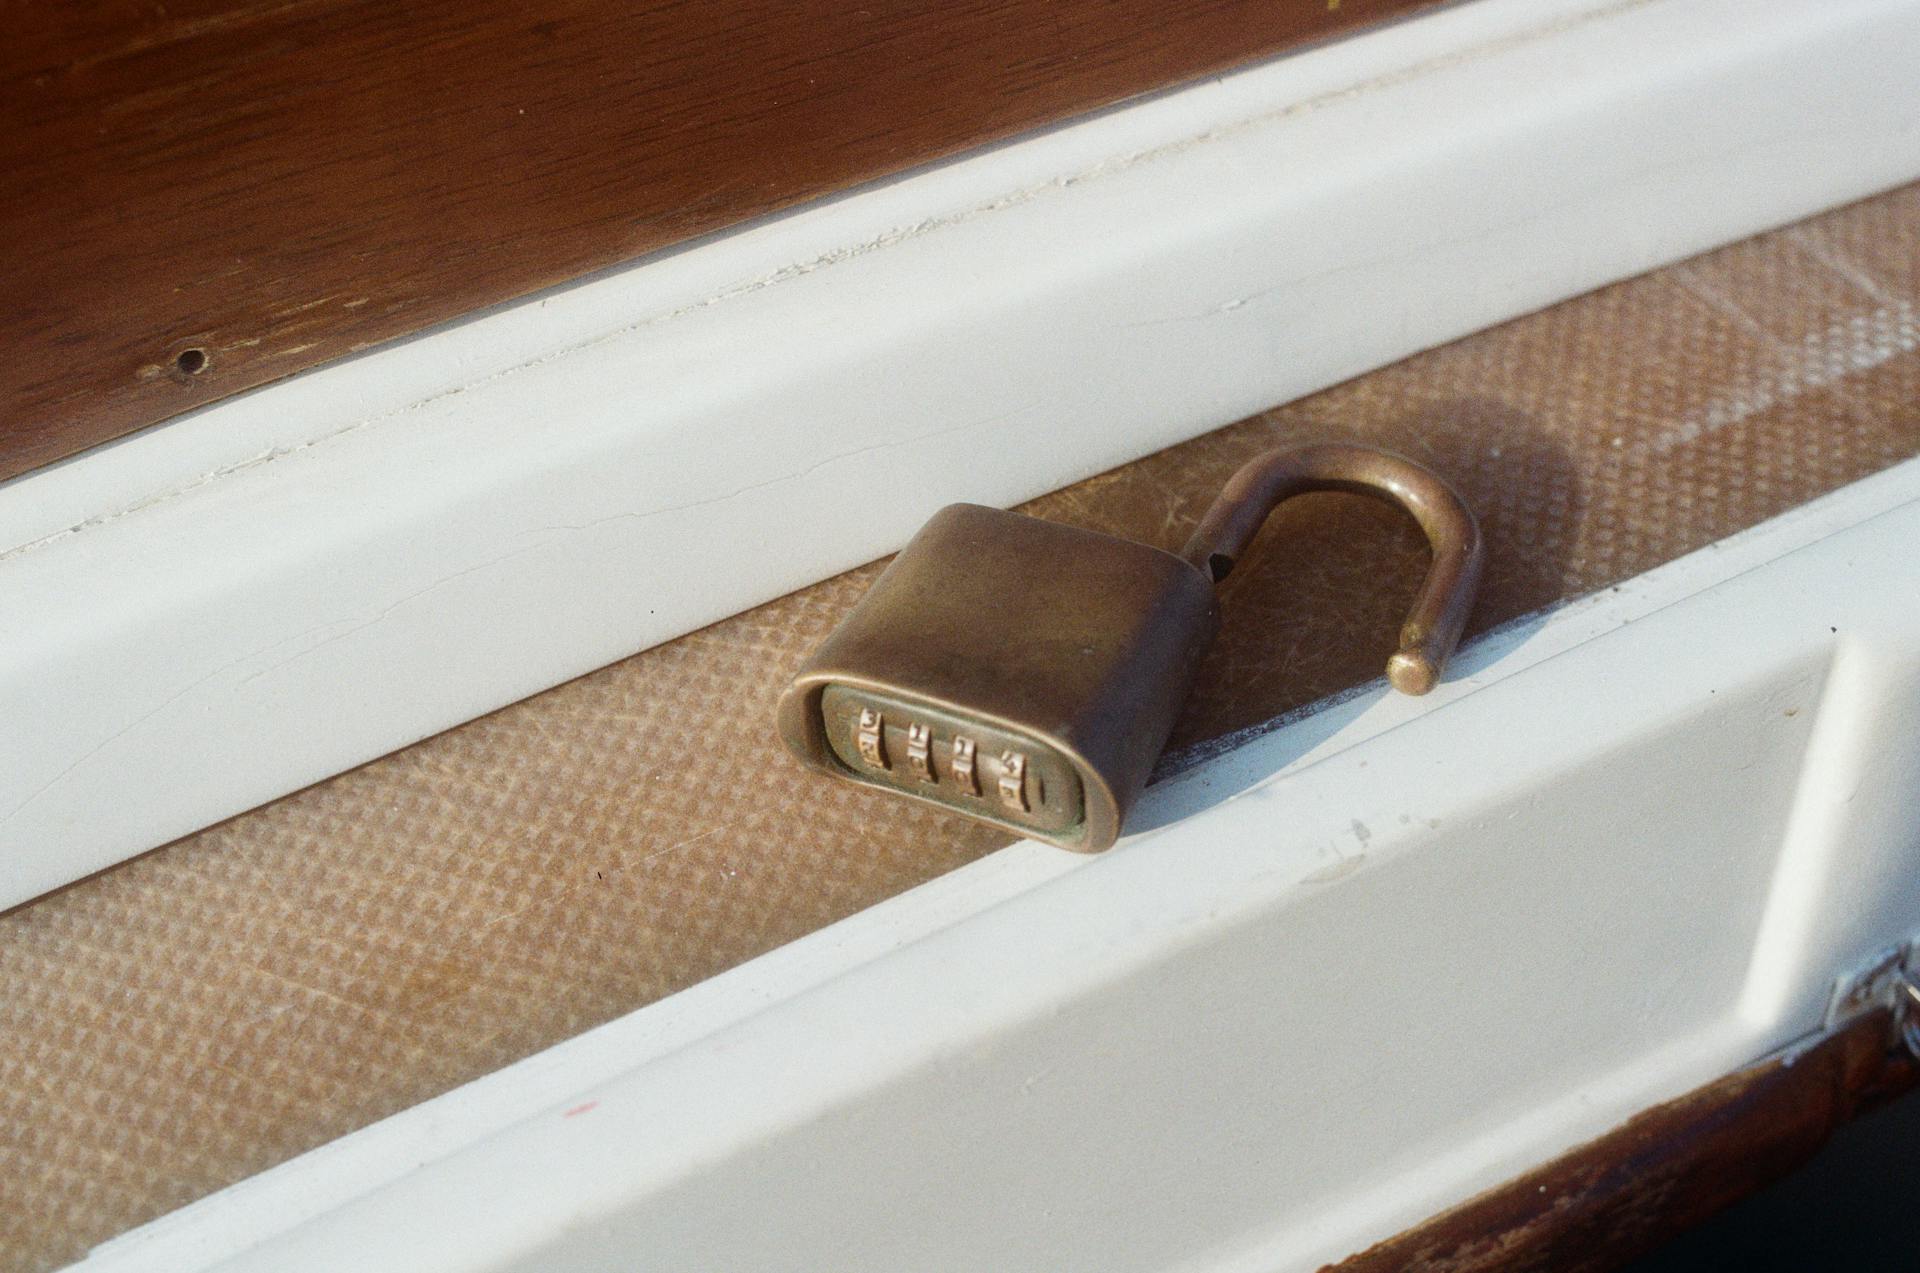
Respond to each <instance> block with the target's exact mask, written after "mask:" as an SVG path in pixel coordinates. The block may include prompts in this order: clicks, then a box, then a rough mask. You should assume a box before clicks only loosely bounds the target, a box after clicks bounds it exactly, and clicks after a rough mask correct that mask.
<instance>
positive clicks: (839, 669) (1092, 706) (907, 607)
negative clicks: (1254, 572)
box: [779, 445, 1481, 852]
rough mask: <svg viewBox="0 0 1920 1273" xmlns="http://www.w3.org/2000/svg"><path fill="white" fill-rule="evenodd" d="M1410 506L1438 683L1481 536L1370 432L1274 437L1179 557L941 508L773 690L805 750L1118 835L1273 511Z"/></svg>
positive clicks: (862, 774) (1030, 521)
mask: <svg viewBox="0 0 1920 1273" xmlns="http://www.w3.org/2000/svg"><path fill="white" fill-rule="evenodd" d="M1316 490H1339V491H1360V492H1365V493H1368V494H1374V495H1382V496H1385V497H1387V498H1390V499H1393V500H1395V501H1397V502H1398V503H1400V504H1402V505H1404V506H1405V507H1406V508H1407V510H1408V511H1410V512H1411V513H1412V514H1413V515H1414V517H1415V518H1416V519H1417V520H1418V521H1419V523H1420V526H1421V528H1422V529H1423V530H1424V531H1425V532H1426V534H1427V538H1428V540H1429V542H1430V543H1431V544H1432V547H1433V564H1432V565H1431V567H1429V569H1428V571H1427V577H1426V581H1425V582H1424V583H1423V584H1422V585H1421V589H1420V595H1419V597H1418V599H1417V600H1416V601H1415V603H1414V607H1413V610H1412V612H1411V613H1410V614H1409V615H1408V617H1407V621H1406V623H1405V625H1404V626H1403V627H1402V628H1401V630H1400V649H1399V650H1398V652H1396V653H1395V654H1394V655H1393V657H1392V658H1390V659H1389V660H1388V661H1387V675H1388V677H1389V678H1390V679H1391V680H1392V682H1393V684H1394V685H1395V686H1396V687H1397V688H1399V689H1401V690H1403V691H1405V692H1407V693H1410V694H1424V693H1425V692H1426V691H1427V690H1429V689H1431V688H1433V685H1434V682H1435V681H1437V680H1438V679H1439V676H1440V671H1441V668H1442V667H1443V666H1444V665H1445V663H1446V661H1447V656H1448V655H1449V654H1451V653H1452V651H1453V647H1454V645H1455V643H1457V642H1458V641H1459V639H1460V630H1461V628H1462V626H1463V625H1464V624H1465V623H1466V618H1467V612H1468V610H1470V609H1471V608H1472V606H1473V597H1474V592H1475V590H1476V588H1477V587H1478V585H1479V581H1480V562H1481V544H1480V529H1479V526H1478V525H1477V524H1476V523H1475V521H1474V517H1473V513H1472V512H1471V511H1470V510H1469V509H1468V508H1467V506H1466V504H1465V503H1464V502H1463V501H1462V500H1461V498H1460V497H1459V495H1457V494H1456V493H1455V492H1454V491H1453V489H1452V488H1451V487H1449V486H1448V485H1447V484H1446V483H1445V482H1444V481H1442V480H1441V479H1440V478H1439V477H1437V476H1435V475H1434V474H1433V473H1431V472H1429V471H1428V470H1426V469H1424V468H1422V467H1420V466H1419V465H1418V464H1415V463H1414V462H1413V461H1411V460H1407V459H1403V458H1401V457H1399V456H1396V455H1391V454H1388V453H1387V452H1384V451H1378V450H1374V449H1372V448H1368V447H1359V446H1340V445H1322V446H1309V447H1302V448H1300V449H1298V450H1287V451H1275V452H1272V453H1270V454H1267V455H1264V456H1261V457H1260V458H1258V459H1256V460H1254V461H1252V462H1251V463H1249V464H1247V465H1246V466H1245V467H1244V468H1242V469H1241V470H1240V471H1239V472H1238V473H1236V474H1234V476H1233V478H1232V480H1231V481H1229V482H1228V483H1227V486H1226V489H1225V490H1223V491H1222V492H1221V493H1220V497H1219V498H1218V499H1217V500H1215V501H1214V504H1213V507H1212V508H1210V509H1209V510H1208V511H1207V514H1206V516H1205V517H1204V518H1202V519H1201V521H1200V525H1199V528H1198V529H1197V530H1195V531H1194V534H1193V538H1192V539H1191V540H1189V541H1188V543H1187V547H1186V549H1185V551H1184V552H1183V553H1182V554H1181V555H1180V556H1178V557H1176V556H1174V555H1173V554H1172V553H1169V552H1163V551H1162V550H1160V549H1158V548H1153V547H1150V546H1148V545H1146V544H1140V543H1134V542H1133V541H1131V540H1125V539H1117V538H1115V537H1114V536H1111V535H1103V534H1100V533H1098V532H1096V531H1090V530H1081V529H1079V528H1077V527H1073V526H1063V525H1061V524H1059V523H1057V522H1047V521H1041V520H1040V519H1039V518H1036V517H1027V516H1025V515H1023V514H1020V513H1009V512H1005V511H1002V510H1000V509H995V508H983V507H980V506H978V505H974V504H953V505H950V506H948V507H947V508H943V509H941V510H940V511H939V512H938V513H936V514H934V516H933V519H932V520H931V521H929V522H928V523H927V524H926V526H925V527H924V528H922V529H921V531H920V533H919V534H917V535H915V536H914V537H913V540H912V541H911V542H910V543H908V545H907V546H906V547H905V548H903V549H902V550H901V551H900V555H899V556H898V557H896V558H895V559H894V561H893V564H892V565H890V566H888V567H887V569H886V571H885V572H884V573H882V574H881V576H880V578H879V579H877V580H875V581H874V584H873V587H872V588H871V589H869V590H868V592H867V595H866V596H865V597H864V598H862V599H861V601H860V604H859V605H858V606H856V607H855V608H854V610H853V612H852V613H851V614H849V615H848V616H847V618H846V620H845V621H844V622H842V623H841V625H840V626H839V628H837V629H836V630H835V631H834V633H833V635H831V636H830V637H828V638H827V640H826V641H825V642H824V643H823V644H822V645H821V646H820V648H819V649H818V650H817V651H815V652H814V655H813V657H812V658H811V659H809V660H808V661H807V663H806V665H805V666H804V667H802V668H801V670H800V672H799V674H798V675H796V676H795V677H794V680H793V683H792V684H791V685H790V686H788V688H787V690H786V692H785V693H784V694H783V695H782V696H781V699H780V706H779V723H780V732H781V735H782V737H784V738H785V739H786V741H787V745H788V746H789V747H791V748H792V749H793V751H794V752H795V753H796V754H797V755H798V756H799V757H800V758H801V759H802V760H804V761H806V762H807V763H808V764H810V765H813V766H815V767H816V768H819V769H824V770H826V771H828V772H830V773H833V774H837V775H839V776H841V777H843V778H849V779H852V780H853V781H855V782H861V783H865V784H867V785H869V786H875V787H884V788H886V789H888V790H890V791H898V792H901V793H902V794H905V795H909V796H914V797H916V798H918V799H921V800H925V801H929V802H931V803H934V804H938V805H941V806H944V807H946V808H949V809H953V810H957V811H958V812H961V813H965V814H968V815H970V816H972V817H974V818H978V819H980V820H981V821H983V822H989V823H992V824H993V825H995V826H998V827H1003V828H1005V829H1006V830H1009V831H1013V832H1017V833H1018V834H1020V835H1024V836H1030V837H1032V838H1034V839H1038V840H1046V841H1048V842H1050V843H1053V844H1057V845H1060V846H1061V847H1063V848H1068V849H1077V850H1080V851H1082V852H1094V851H1097V850H1100V849H1104V848H1106V847H1108V846H1109V845H1111V844H1112V843H1113V842H1114V840H1115V838H1116V837H1118V835H1119V834H1120V826H1121V822H1122V820H1123V819H1124V818H1125V816H1126V812H1127V809H1128V808H1129V807H1130V806H1131V805H1132V803H1133V800H1134V797H1135V796H1137V795H1138V794H1139V793H1140V789H1141V788H1142V787H1143V786H1145V785H1146V781H1147V776H1148V774H1149V773H1151V772H1152V769H1153V763H1154V760H1155V759H1156V758H1157V757H1158V756H1159V754H1160V749H1161V748H1162V747H1163V746H1165V744H1166V740H1167V734H1168V733H1169V732H1170V731H1171V730H1172V728H1173V723H1174V718H1175V717H1176V716H1177V715H1178V714H1179V712H1180V707H1181V704H1182V703H1183V702H1185V700H1186V697H1187V690H1188V687H1189V686H1190V685H1191V683H1192V680H1193V674H1194V669H1195V668H1196V667H1197V666H1198V665H1199V662H1200V656H1201V653H1202V652H1203V651H1204V650H1205V649H1206V646H1207V642H1208V641H1209V640H1211V639H1212V637H1213V632H1214V627H1215V624H1216V621H1217V617H1218V610H1217V607H1216V605H1215V602H1214V595H1213V585H1214V583H1215V582H1217V581H1218V580H1220V579H1223V578H1225V577H1226V574H1227V572H1228V571H1229V570H1231V569H1232V568H1233V563H1234V561H1235V560H1236V559H1237V558H1238V556H1239V554H1240V552H1241V551H1242V550H1243V549H1245V547H1246V546H1247V544H1248V543H1249V542H1250V541H1251V540H1252V539H1253V536H1254V534H1255V532H1256V531H1258V530H1259V529H1260V526H1261V523H1263V522H1264V521H1265V520H1266V518H1267V514H1268V513H1269V512H1271V511H1272V509H1273V507H1274V505H1276V504H1278V503H1280V502H1281V501H1282V500H1284V499H1287V498H1288V497H1290V496H1293V495H1298V494H1301V493H1303V492H1306V491H1316Z"/></svg>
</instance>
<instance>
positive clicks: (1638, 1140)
mask: <svg viewBox="0 0 1920 1273" xmlns="http://www.w3.org/2000/svg"><path fill="white" fill-rule="evenodd" d="M1917 1076H1920V1067H1916V1066H1915V1064H1914V1063H1913V1060H1912V1058H1910V1057H1908V1056H1907V1055H1906V1054H1905V1052H1904V1051H1896V1050H1895V1049H1894V1048H1893V1046H1892V1043H1891V1029H1890V1022H1889V1017H1888V1014H1886V1013H1885V1012H1879V1013H1873V1014H1870V1015H1868V1016H1866V1017H1863V1018H1861V1019H1860V1020H1858V1021H1856V1022H1854V1023H1853V1024H1851V1025H1850V1026H1848V1027H1847V1028H1846V1029H1844V1030H1841V1031H1839V1032H1837V1033H1835V1034H1833V1035H1831V1036H1830V1037H1828V1038H1826V1039H1824V1040H1822V1041H1821V1042H1819V1043H1817V1044H1815V1045H1814V1046H1812V1047H1811V1048H1808V1049H1807V1050H1805V1051H1803V1052H1800V1053H1799V1054H1797V1055H1796V1056H1794V1057H1793V1058H1792V1059H1791V1061H1790V1062H1789V1061H1788V1060H1785V1059H1781V1060H1774V1061H1769V1062H1766V1063H1764V1064H1761V1065H1758V1066H1754V1067H1753V1068H1751V1069H1747V1070H1742V1071H1740V1072H1738V1073H1735V1074H1731V1075H1728V1076H1727V1077H1726V1078H1724V1079H1721V1080H1720V1081H1719V1082H1716V1083H1711V1084H1708V1085H1707V1086H1706V1087H1703V1088H1700V1089H1698V1090H1697V1091H1694V1092H1690V1093H1688V1094H1687V1095H1686V1096H1683V1097H1680V1098H1679V1099H1678V1100H1674V1101H1669V1102H1668V1103H1667V1104H1665V1105H1660V1106H1656V1107H1655V1108H1653V1109H1650V1110H1648V1111H1646V1112H1645V1113H1643V1114H1641V1115H1639V1116H1638V1117H1637V1118H1634V1119H1633V1120H1631V1121H1630V1122H1628V1123H1626V1124H1625V1125H1623V1126H1621V1127H1619V1128H1618V1129H1616V1130H1614V1131H1612V1132H1609V1133H1608V1134H1607V1135H1605V1136H1602V1137H1601V1138H1600V1139H1598V1140H1595V1141H1592V1142H1590V1143H1588V1144H1586V1145H1583V1146H1581V1147H1580V1148H1579V1149H1576V1150H1573V1151H1572V1152H1570V1153H1568V1154H1566V1155H1564V1156H1563V1157H1561V1158H1559V1159H1557V1160H1555V1161H1554V1162H1552V1163H1549V1164H1548V1165H1546V1166H1545V1167H1542V1168H1540V1169H1539V1170H1538V1171H1533V1172H1529V1173H1528V1174H1527V1175H1524V1176H1522V1177H1520V1178H1519V1179H1517V1180H1514V1181H1512V1182H1510V1183H1508V1184H1506V1185H1503V1186H1501V1187H1500V1188H1498V1189H1495V1190H1492V1191H1490V1192H1488V1193H1485V1194H1482V1195H1481V1196H1480V1197H1478V1198H1475V1199H1474V1200H1472V1201H1471V1202H1467V1203H1464V1204H1463V1205H1461V1206H1459V1207H1456V1208H1454V1209H1453V1210H1452V1211H1448V1212H1445V1213H1444V1214H1442V1215H1439V1216H1435V1217H1434V1218H1433V1219H1431V1220H1429V1221H1427V1222H1426V1223H1425V1224H1422V1225H1419V1226H1417V1227H1416V1228H1413V1229H1409V1230H1408V1231H1407V1232H1405V1233H1403V1234H1401V1235H1399V1236H1398V1237H1395V1238H1391V1239H1389V1240H1388V1241H1386V1242H1382V1243H1381V1244H1379V1245H1378V1246H1375V1247H1373V1248H1371V1249H1369V1250H1367V1251H1364V1252H1362V1253H1361V1254H1359V1255H1356V1256H1353V1257H1351V1258H1350V1259H1347V1260H1343V1261H1341V1262H1340V1263H1339V1264H1337V1265H1331V1266H1329V1268H1328V1270H1326V1273H1496V1271H1499V1273H1512V1271H1513V1270H1518V1269H1551V1270H1554V1273H1601V1270H1606V1269H1614V1268H1618V1267H1619V1266H1620V1265H1622V1264H1624V1263H1626V1262H1627V1261H1628V1260H1630V1259H1632V1258H1634V1257H1635V1256H1638V1255H1642V1254H1644V1253H1646V1252H1647V1251H1650V1250H1652V1249H1653V1248H1654V1247H1656V1246H1658V1245H1659V1244H1660V1243H1661V1242H1663V1241H1665V1240H1666V1239H1668V1238H1670V1237H1672V1236H1673V1235H1675V1234H1677V1233H1679V1232H1681V1231H1682V1230H1685V1229H1687V1228H1690V1227H1692V1226H1693V1225H1695V1224H1698V1223H1699V1222H1701V1221H1702V1220H1705V1219H1707V1218H1708V1217H1709V1216H1711V1215H1713V1214H1714V1213H1715V1212H1717V1211H1720V1210H1721V1209H1722V1208H1724V1207H1727V1206H1729V1205H1730V1204H1732V1203H1735V1202H1738V1201H1739V1200H1740V1199H1742V1198H1744V1197H1746V1196H1747V1195H1748V1194H1750V1193H1753V1192H1755V1191H1756V1190H1758V1189H1760V1188H1762V1187H1763V1186H1766V1185H1769V1184H1772V1183H1773V1182H1774V1181H1776V1180H1778V1179H1780V1178H1781V1177H1782V1176H1785V1175H1786V1174H1787V1173H1788V1172H1790V1171H1792V1170H1793V1169H1794V1168H1796V1167H1798V1166H1800V1165H1801V1164H1802V1163H1804V1162H1806V1160H1807V1159H1809V1158H1811V1157H1812V1156H1813V1154H1814V1152H1815V1151H1816V1150H1818V1149H1819V1148H1820V1146H1821V1145H1823V1144H1825V1143H1826V1140H1827V1137H1828V1136H1829V1135H1831V1134H1832V1132H1833V1130H1834V1129H1835V1128H1836V1127H1838V1126H1840V1125H1841V1124H1842V1123H1845V1122H1847V1121H1848V1120H1849V1119H1851V1118H1853V1117H1855V1116H1856V1115H1857V1114H1860V1113H1861V1112H1863V1111H1865V1110H1867V1109H1870V1108H1872V1107H1874V1106H1876V1105H1878V1104H1881V1103H1883V1102H1884V1101H1887V1100H1889V1099H1891V1098H1892V1097H1894V1096H1896V1095H1899V1094H1900V1093H1902V1092H1905V1091H1908V1090H1910V1089H1911V1088H1912V1087H1913V1086H1914V1085H1915V1080H1916V1077H1917Z"/></svg>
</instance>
